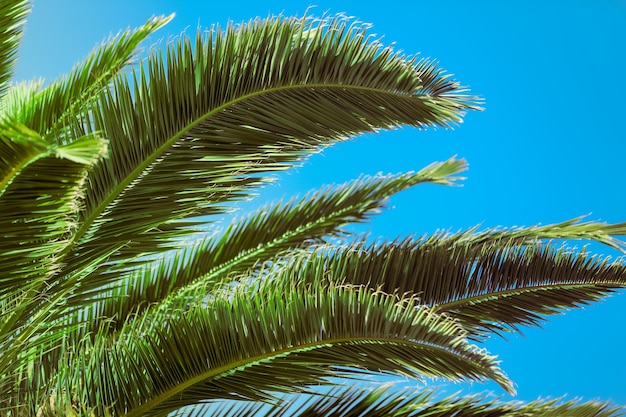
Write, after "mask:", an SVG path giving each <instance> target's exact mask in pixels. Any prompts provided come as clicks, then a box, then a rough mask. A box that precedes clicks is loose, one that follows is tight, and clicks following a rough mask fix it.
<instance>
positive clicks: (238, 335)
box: [68, 275, 512, 416]
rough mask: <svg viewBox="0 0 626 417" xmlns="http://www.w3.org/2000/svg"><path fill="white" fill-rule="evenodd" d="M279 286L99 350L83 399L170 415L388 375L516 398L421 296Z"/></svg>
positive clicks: (245, 292)
mask: <svg viewBox="0 0 626 417" xmlns="http://www.w3.org/2000/svg"><path fill="white" fill-rule="evenodd" d="M275 278H276V279H275V280H272V282H265V283H261V284H259V285H254V286H252V287H247V286H242V287H238V288H237V289H235V290H234V291H229V292H226V293H224V294H222V295H219V294H216V295H214V296H211V297H208V298H204V297H203V298H201V299H198V300H197V301H196V303H195V304H189V305H187V306H186V307H185V308H184V309H183V310H179V309H172V310H170V311H168V312H163V311H160V312H158V313H156V312H153V313H151V314H146V315H144V316H143V317H142V319H141V320H139V321H135V322H133V323H132V324H129V325H128V326H127V327H126V328H125V329H123V331H122V332H121V333H120V334H119V336H118V337H115V338H113V339H110V341H109V342H106V344H105V345H104V346H94V347H93V348H91V349H89V350H88V352H89V353H88V356H87V357H86V358H85V359H84V361H85V363H84V365H79V366H77V369H82V370H89V372H90V374H88V375H87V374H85V373H84V372H81V374H82V375H81V377H82V379H81V378H78V377H77V379H75V380H74V385H78V383H79V381H80V384H81V385H83V386H84V387H85V392H84V393H83V395H84V397H82V398H81V401H80V402H81V403H83V404H99V405H104V404H109V405H111V406H113V407H114V409H116V410H118V412H122V411H125V412H126V413H127V414H126V415H128V416H134V415H163V414H164V413H167V412H170V411H173V410H176V409H178V408H180V407H183V406H186V405H190V404H194V403H198V402H201V401H205V400H210V399H223V398H240V399H241V398H246V399H252V400H268V399H271V398H272V397H273V394H272V393H273V392H276V391H293V390H294V389H298V388H299V389H306V386H308V385H311V384H319V383H324V382H326V380H327V378H329V377H331V376H337V375H341V374H342V373H344V374H346V375H353V376H354V375H356V376H358V375H361V374H362V373H363V372H380V371H383V372H399V373H402V374H405V375H408V376H411V377H416V378H421V377H443V378H447V379H452V380H459V379H461V380H482V379H485V378H490V379H494V380H495V381H496V382H498V383H499V384H501V385H502V386H503V387H504V388H505V389H507V390H509V391H510V390H511V389H512V388H511V385H510V383H509V381H508V380H507V379H506V377H504V375H503V374H502V373H501V372H500V371H499V369H498V368H497V366H496V362H494V358H493V357H490V356H487V355H486V353H485V352H483V351H479V350H478V349H476V347H474V346H472V345H470V344H468V343H466V341H465V331H464V330H463V329H462V328H461V327H460V326H458V325H457V324H456V323H455V322H454V320H451V319H450V318H447V317H445V316H439V315H437V314H432V313H431V312H430V311H429V310H428V309H426V308H417V304H416V303H415V300H414V299H407V300H405V302H403V303H402V304H399V303H398V302H397V299H396V298H395V297H392V296H388V295H385V294H382V293H376V294H374V293H372V292H370V291H368V290H367V289H359V288H355V287H332V286H330V287H326V288H316V287H311V288H309V287H306V286H299V288H298V287H296V286H295V285H294V282H292V281H290V276H289V275H285V276H282V277H278V276H276V277H275ZM96 341H97V343H98V341H100V342H101V341H102V339H98V338H96ZM79 363H80V362H79ZM76 365H77V364H76V363H74V366H75V367H76ZM355 372H356V373H355ZM113 381H115V383H113ZM96 387H98V388H96ZM68 392H69V390H68Z"/></svg>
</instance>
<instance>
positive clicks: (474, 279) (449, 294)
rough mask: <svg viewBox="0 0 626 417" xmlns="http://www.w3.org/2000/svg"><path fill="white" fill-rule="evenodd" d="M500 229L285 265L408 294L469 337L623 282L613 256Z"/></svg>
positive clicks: (353, 247)
mask: <svg viewBox="0 0 626 417" xmlns="http://www.w3.org/2000/svg"><path fill="white" fill-rule="evenodd" d="M545 227H547V226H545ZM589 228H591V226H589ZM601 229H602V227H600V226H598V227H597V231H598V233H599V230H601ZM536 230H539V229H536ZM506 235H507V232H506V231H504V230H499V231H496V232H494V233H493V236H492V238H493V240H490V238H489V233H488V232H485V233H478V234H475V233H473V232H467V233H460V234H451V235H446V234H436V235H434V236H430V237H424V238H421V239H417V240H413V239H407V240H404V241H396V242H391V243H385V244H373V245H368V244H365V243H363V242H357V243H354V244H350V245H347V246H345V247H342V246H339V247H335V246H328V247H322V248H320V249H318V250H317V251H316V252H313V253H311V254H310V257H309V258H301V262H298V263H291V264H290V265H289V266H284V267H289V268H293V269H295V270H297V271H298V275H299V276H300V277H301V280H303V281H305V282H312V281H314V280H318V279H319V277H321V276H327V277H328V276H330V277H332V279H333V280H337V279H339V280H340V281H345V282H348V283H351V284H355V285H367V286H369V287H371V288H373V289H380V290H382V291H385V292H386V293H390V294H400V295H401V294H407V293H408V294H414V295H415V296H417V297H419V298H420V300H421V302H422V303H424V304H426V305H429V306H431V307H433V308H434V309H435V310H436V311H439V312H445V313H447V314H450V315H452V316H454V317H455V318H456V319H458V320H460V321H461V322H462V323H463V325H464V326H466V328H468V329H470V330H471V332H472V337H480V336H481V335H484V332H492V331H495V332H501V331H506V330H517V329H518V326H519V325H537V324H539V323H540V321H541V320H542V319H543V316H545V315H550V314H556V313H558V312H560V311H563V310H564V309H567V308H571V307H576V306H580V305H582V304H586V303H589V302H592V301H596V300H598V299H600V298H602V297H604V296H606V295H607V294H610V293H612V292H613V291H614V290H615V289H616V288H619V287H623V286H624V285H625V284H626V266H625V265H624V264H623V263H622V262H621V261H619V260H618V261H615V262H610V261H609V260H608V259H602V258H599V257H594V256H589V255H588V254H586V253H584V252H576V251H573V250H568V249H566V248H560V249H554V248H553V247H552V246H551V245H550V244H547V243H542V242H540V241H536V239H537V238H539V237H541V233H540V232H537V233H533V234H532V235H533V238H532V239H530V238H529V236H530V232H528V230H527V231H522V230H520V229H514V230H511V231H509V236H510V238H508V239H507V237H506ZM523 235H526V237H524V238H523V239H522V238H521V236H523ZM565 235H567V234H561V235H559V236H565ZM533 240H534V241H533ZM296 259H298V258H296ZM329 271H330V272H329Z"/></svg>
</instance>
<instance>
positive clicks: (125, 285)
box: [0, 1, 626, 416]
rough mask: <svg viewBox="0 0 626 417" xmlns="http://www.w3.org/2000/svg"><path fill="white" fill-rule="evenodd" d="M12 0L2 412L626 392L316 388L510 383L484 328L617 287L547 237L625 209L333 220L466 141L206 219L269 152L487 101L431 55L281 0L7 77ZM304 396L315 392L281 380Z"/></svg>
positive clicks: (605, 273)
mask: <svg viewBox="0 0 626 417" xmlns="http://www.w3.org/2000/svg"><path fill="white" fill-rule="evenodd" d="M28 8H29V4H28V2H25V1H9V2H4V3H2V5H0V9H2V14H1V15H0V16H2V17H1V18H0V94H1V95H2V96H1V97H2V98H1V102H0V115H1V117H0V139H1V140H0V204H1V206H2V211H1V214H0V231H2V235H3V239H2V241H1V248H0V303H1V305H2V311H3V316H2V319H0V348H1V349H0V392H2V393H3V394H2V396H1V397H0V407H2V410H3V412H4V413H5V414H6V415H11V416H13V415H129V416H144V415H146V416H148V415H155V416H156V415H167V414H168V413H172V412H178V413H183V414H195V415H203V414H205V413H213V414H215V415H226V414H232V415H258V414H260V413H265V414H266V415H285V414H284V413H291V414H298V413H300V414H302V415H399V416H400V415H418V414H420V413H424V414H428V413H430V414H428V415H442V416H443V415H452V414H454V413H463V414H468V415H563V413H574V414H575V415H607V416H608V415H616V413H618V412H619V409H618V408H615V407H611V406H608V405H607V404H603V403H596V402H590V403H582V404H578V403H574V402H564V403H557V402H554V401H552V402H534V403H529V404H517V403H515V404H514V403H511V404H509V403H498V402H495V401H493V400H487V399H485V398H483V397H480V396H472V397H463V398H440V396H438V395H437V393H436V392H434V391H422V392H417V393H415V392H398V391H396V390H393V389H390V388H385V387H382V388H381V387H379V388H376V389H373V390H370V389H368V388H358V387H357V388H352V389H346V388H341V387H338V388H334V389H331V390H330V391H329V390H324V389H321V390H318V389H317V388H316V387H319V386H331V385H337V384H339V383H340V381H342V378H359V377H360V376H362V375H363V374H368V373H378V372H382V373H399V374H403V375H407V376H409V377H414V378H431V377H435V378H445V379H449V380H455V381H457V380H461V381H472V380H477V381H482V380H486V379H491V380H494V381H496V382H497V383H498V384H499V385H500V386H502V388H503V389H504V390H506V391H508V392H513V384H512V382H511V381H510V380H509V379H508V378H507V377H506V375H505V374H504V373H503V372H502V371H501V369H500V368H499V365H498V362H497V361H496V359H495V357H493V356H490V355H489V354H488V353H487V352H485V351H484V350H481V349H479V348H478V347H477V346H476V345H475V343H480V342H481V341H483V340H484V339H485V338H486V337H489V336H490V335H492V334H499V333H503V332H510V331H517V329H518V328H519V327H520V326H523V325H535V324H537V323H539V322H540V321H541V320H542V318H543V317H544V316H546V315H550V314H555V313H557V312H559V311H562V310H563V309H565V308H569V307H575V306H578V305H580V304H584V303H587V302H591V301H595V300H597V299H599V298H601V297H603V296H605V295H606V294H609V293H611V292H612V291H613V290H614V289H616V288H619V287H622V286H623V285H624V283H625V282H626V268H625V267H624V265H623V264H622V263H621V262H610V261H609V260H607V259H603V258H598V257H594V256H589V255H588V254H586V253H581V252H576V251H572V250H569V249H567V248H566V247H561V246H558V247H555V246H554V245H552V244H551V243H550V240H551V239H591V240H596V241H599V242H602V243H605V244H608V245H611V246H614V247H618V248H621V247H622V244H621V242H620V241H619V240H617V239H616V238H615V236H621V235H623V234H624V233H625V232H626V225H624V224H616V225H607V224H600V223H594V222H583V221H582V219H574V220H571V221H566V222H563V223H560V224H555V225H548V226H536V227H530V228H514V229H497V230H486V231H481V232H478V231H477V230H474V229H473V230H468V231H466V232H462V233H456V234H446V233H437V234H434V235H432V236H423V237H420V238H407V239H404V240H399V239H398V240H393V241H386V242H381V241H375V242H371V241H369V240H367V239H365V238H364V237H361V236H352V235H348V234H347V232H346V231H345V229H344V227H345V225H347V224H349V223H355V222H363V221H366V220H367V219H369V218H370V217H371V216H372V215H373V214H374V213H376V212H377V211H378V210H380V209H381V208H384V207H385V204H386V200H387V198H388V197H390V196H391V195H393V194H394V193H397V192H400V191H402V190H405V189H407V188H409V187H413V186H415V185H418V184H421V183H425V182H430V183H435V184H442V185H450V184H454V183H456V182H457V181H458V180H460V179H461V177H459V176H458V175H459V174H460V173H461V172H462V171H463V170H464V169H465V166H466V163H465V161H463V160H459V159H450V160H447V161H444V162H438V163H434V164H432V165H430V166H428V167H426V168H424V169H422V170H420V171H417V172H408V173H401V174H396V175H379V176H374V177H361V178H359V179H357V180H354V181H352V182H349V183H346V184H343V185H339V186H335V187H328V188H324V189H320V190H317V191H315V192H311V193H309V194H306V195H304V196H303V197H301V198H294V199H292V200H290V201H287V202H278V203H276V204H272V205H267V206H265V207H263V208H262V209H259V210H257V211H255V212H252V213H250V214H249V215H247V216H243V217H241V218H238V219H235V220H233V221H232V223H231V224H230V225H229V226H228V227H226V228H225V229H224V230H215V229H214V228H212V225H213V224H214V221H215V220H216V219H219V218H220V216H221V215H223V214H225V213H227V212H229V211H230V210H231V209H232V208H233V205H234V203H236V202H237V201H240V200H241V199H243V198H245V197H247V196H249V195H250V194H251V193H252V192H253V191H254V190H255V189H256V188H257V187H258V186H260V185H262V184H263V183H264V182H266V181H268V180H269V178H270V177H268V175H269V174H270V173H272V172H275V171H277V170H283V169H288V168H289V167H290V166H292V165H293V163H294V162H297V161H299V160H301V159H302V158H304V157H306V156H307V155H309V154H311V153H313V152H317V151H319V150H320V149H322V148H324V147H325V146H327V145H330V144H332V143H335V142H337V141H341V140H345V139H347V138H350V137H352V136H354V135H357V134H360V133H364V132H375V131H377V130H379V129H388V128H393V127H396V126H400V125H412V126H417V127H428V126H435V125H439V126H449V125H451V124H454V123H456V122H458V121H460V120H461V117H462V115H463V114H464V112H466V111H468V110H474V109H478V108H479V105H480V100H478V99H477V98H476V97H474V96H471V95H469V93H468V92H467V91H466V90H465V89H464V88H462V87H461V86H460V85H459V84H458V83H457V82H455V81H454V80H452V79H451V78H450V77H449V76H448V75H446V74H444V72H443V71H442V70H440V69H439V68H437V66H435V65H434V64H433V63H432V62H430V61H428V60H418V59H415V58H407V57H405V56H403V55H400V54H398V53H394V52H393V51H392V50H391V49H390V48H386V47H384V46H383V45H381V44H380V43H379V42H378V41H376V40H375V39H372V38H370V37H368V36H367V34H366V31H365V29H364V28H363V27H362V26H360V25H358V24H356V23H354V22H352V21H350V20H348V19H345V18H343V17H341V16H337V17H328V18H322V19H313V18H310V17H304V18H282V17H277V18H269V19H265V20H253V21H251V22H249V23H247V24H242V25H238V26H234V25H229V26H228V27H226V28H225V29H223V30H222V29H219V28H213V29H211V30H210V31H208V32H206V33H199V34H198V35H197V36H196V37H195V38H193V39H192V38H188V37H181V38H180V39H178V40H176V41H175V42H173V43H171V44H169V45H167V47H166V48H165V50H164V51H153V52H152V53H150V54H149V55H148V56H146V57H144V58H143V59H142V60H141V61H139V63H138V64H137V65H135V66H134V67H133V66H131V67H130V68H131V71H130V72H123V71H122V70H125V69H128V67H129V65H130V64H131V63H132V62H133V59H134V56H135V55H134V51H135V49H136V47H137V46H138V45H139V43H140V42H142V41H143V40H144V39H145V38H146V37H147V36H148V35H149V34H151V33H152V32H154V31H155V30H157V29H159V28H160V27H162V26H163V25H164V24H165V23H167V21H168V20H169V18H164V17H159V18H154V19H151V20H150V21H148V22H147V23H146V24H145V25H144V26H142V27H140V28H138V29H136V30H134V31H126V32H123V33H120V34H119V35H118V36H117V37H115V38H113V39H111V40H110V41H108V42H106V43H104V44H103V45H101V46H100V47H98V48H97V49H96V50H94V52H92V53H91V54H90V55H89V57H88V58H87V59H86V60H85V61H84V62H83V63H81V64H79V65H77V66H76V67H75V68H74V69H73V70H72V71H71V72H70V74H68V75H67V76H65V77H62V78H60V79H59V80H57V81H55V82H53V83H51V84H48V85H43V84H41V83H38V82H30V83H18V84H12V83H11V82H10V80H11V75H12V68H13V64H14V61H15V51H16V47H17V45H18V41H19V37H20V33H21V30H22V24H23V22H24V19H25V17H26V15H27V12H28ZM199 229H201V230H203V231H204V232H203V233H201V234H198V230H199ZM297 394H299V395H304V396H307V395H308V396H310V398H312V399H310V400H308V401H302V400H295V401H291V402H290V400H292V399H293V398H294V395H297ZM320 396H321V397H320ZM223 400H247V401H248V402H237V401H235V402H233V401H226V402H223ZM250 401H251V402H250ZM189 406H195V407H196V408H189ZM286 410H288V411H286ZM281 413H283V414H281ZM351 413H352V414H351ZM291 414H290V415H291Z"/></svg>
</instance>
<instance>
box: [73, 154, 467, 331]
mask: <svg viewBox="0 0 626 417" xmlns="http://www.w3.org/2000/svg"><path fill="white" fill-rule="evenodd" d="M465 166H466V164H465V162H464V161H463V160H455V159H450V160H448V161H446V162H442V163H435V164H432V165H430V166H428V167H426V168H424V169H422V170H420V171H419V172H416V173H406V174H401V175H388V176H376V177H364V178H361V179H358V180H355V181H352V182H349V183H346V184H343V185H340V186H337V187H333V186H330V187H325V188H323V189H321V190H318V191H316V192H313V193H310V194H307V195H306V196H304V197H303V198H301V199H299V198H293V199H292V200H291V201H289V202H287V203H282V202H279V203H277V204H274V205H270V206H266V207H263V208H261V209H259V210H258V211H257V212H255V213H252V214H250V215H249V216H247V217H245V218H244V219H242V220H234V221H233V222H232V223H231V224H230V225H229V226H228V227H227V228H226V230H225V231H224V232H223V233H222V234H219V235H215V236H213V235H210V236H209V237H208V238H205V239H202V240H198V241H194V242H193V245H192V246H191V247H190V248H185V249H183V250H180V251H178V252H175V253H168V254H167V255H166V256H165V257H164V259H159V260H158V261H156V262H152V263H150V264H148V265H146V266H145V267H142V268H140V269H138V270H135V271H133V272H132V273H130V274H129V275H128V276H125V277H124V278H123V279H122V280H121V281H120V280H116V276H115V275H114V274H108V275H104V276H101V277H98V278H97V279H90V285H91V286H92V287H93V288H94V289H95V290H94V291H95V296H96V297H100V296H101V295H100V293H99V292H98V289H99V288H101V287H102V286H105V285H110V284H111V283H112V282H115V289H113V290H109V291H107V292H106V293H105V294H104V295H103V297H104V300H103V301H100V302H97V303H95V304H94V305H92V306H90V309H91V311H90V312H88V313H86V316H85V313H81V316H83V317H88V318H87V321H88V322H90V323H93V324H94V325H95V326H96V327H97V325H98V323H99V321H100V320H101V319H104V320H106V321H107V322H108V323H109V325H111V322H110V320H116V321H119V323H123V322H124V321H125V320H127V319H128V317H129V316H130V315H131V313H132V314H133V315H134V314H137V313H138V312H140V311H141V310H143V309H145V308H147V307H149V306H150V305H152V304H154V303H158V302H161V301H164V300H165V299H166V298H167V297H168V296H170V294H173V293H175V292H177V291H178V290H181V292H182V294H178V295H177V297H183V298H184V297H185V294H184V293H185V292H189V291H191V292H195V291H197V290H198V288H199V287H201V288H202V291H205V292H206V293H209V292H210V291H211V289H212V287H214V286H215V285H217V284H219V283H222V282H224V281H225V280H227V278H228V277H229V276H236V275H238V274H243V273H245V272H247V270H248V269H250V268H252V267H254V266H255V265H260V264H261V263H262V262H264V261H266V260H269V259H272V258H274V257H275V256H279V255H280V254H281V253H286V251H288V250H289V249H293V248H296V247H305V246H310V245H314V244H319V243H322V242H323V241H324V240H326V239H327V238H328V237H332V236H340V235H342V234H343V233H344V232H343V226H344V225H345V224H347V223H353V222H363V221H366V220H368V219H369V217H370V216H371V215H372V213H375V212H377V211H378V210H380V209H382V208H384V207H385V203H386V200H387V198H388V197H389V196H391V195H392V194H394V193H397V192H400V191H402V190H404V189H407V188H409V187H412V186H415V185H417V184H420V183H423V182H432V183H438V184H445V185H450V184H453V181H455V180H458V179H459V177H455V176H454V175H455V174H457V173H459V172H461V171H462V170H464V169H465ZM85 290H86V289H85V288H82V291H81V293H80V299H81V303H82V302H83V301H84V298H85V295H86V294H85ZM68 303H69V304H72V300H68ZM79 304H80V303H79ZM113 317H116V319H112V318H113Z"/></svg>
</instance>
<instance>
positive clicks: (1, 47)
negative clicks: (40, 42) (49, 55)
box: [0, 0, 30, 99]
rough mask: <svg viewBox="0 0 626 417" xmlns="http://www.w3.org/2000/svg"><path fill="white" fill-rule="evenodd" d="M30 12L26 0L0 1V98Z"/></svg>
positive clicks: (5, 86)
mask: <svg viewBox="0 0 626 417" xmlns="http://www.w3.org/2000/svg"><path fill="white" fill-rule="evenodd" d="M29 12H30V2H29V1H27V0H6V1H3V2H0V99H2V97H4V95H5V94H6V92H7V90H8V89H9V82H10V80H11V77H12V76H13V68H14V67H15V61H16V58H17V50H18V47H19V45H20V40H21V37H22V31H23V29H24V23H25V21H26V16H27V15H28V13H29Z"/></svg>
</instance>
